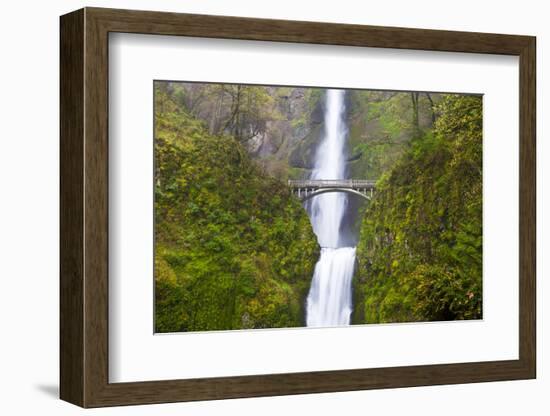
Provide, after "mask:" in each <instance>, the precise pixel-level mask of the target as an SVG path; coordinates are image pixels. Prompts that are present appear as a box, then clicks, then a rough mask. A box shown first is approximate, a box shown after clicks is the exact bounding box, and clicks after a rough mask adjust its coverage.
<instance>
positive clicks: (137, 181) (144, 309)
mask: <svg viewBox="0 0 550 416" xmlns="http://www.w3.org/2000/svg"><path fill="white" fill-rule="evenodd" d="M144 56H146V57H147V59H146V60H144V59H143V57H144ZM518 61H519V60H518V58H517V57H509V56H496V55H475V54H456V53H441V52H426V51H396V50H391V49H373V48H363V49H357V48H351V47H349V48H343V47H331V46H322V45H307V46H305V45H292V44H283V43H268V42H243V41H232V40H219V39H190V38H178V37H167V36H147V35H128V34H114V35H112V38H111V41H110V59H109V62H110V89H109V95H110V103H109V111H110V112H109V120H110V121H111V123H110V131H109V158H110V160H109V186H110V188H109V204H110V206H109V215H110V218H111V219H112V221H110V222H109V224H110V230H109V231H110V234H109V251H110V264H109V331H110V332H109V340H110V349H109V363H110V366H111V368H110V380H111V381H112V382H127V381H146V380H171V379H177V378H197V377H216V376H234V375H243V374H264V373H285V372H303V371H325V370H338V369H351V368H371V367H390V366H405V365H413V364H416V365H420V364H440V363H456V362H473V361H488V360H507V359H508V360H510V359H511V360H513V359H517V358H518V338H517V336H518V315H519V314H518V308H517V307H518V297H519V295H518V275H517V270H518V264H519V261H518V258H519V248H518V247H519V245H518V241H519V238H518V222H519V214H518V205H519V204H518V197H519V193H518V192H517V189H518V188H519V168H518V165H519V152H518V118H519V112H518V102H519V98H518V97H519V95H518V79H519V69H518V68H519V67H518ZM219 62H227V63H228V64H227V65H224V66H223V69H220V67H219V64H218V63H219ZM234 63H238V65H237V64H234ZM153 79H171V80H173V79H179V80H189V81H217V82H219V81H226V82H228V81H229V82H252V83H256V84H262V83H264V84H265V83H271V84H277V85H292V84H295V85H296V84H297V85H309V86H320V85H324V86H327V85H328V86H331V87H347V86H353V87H356V88H379V89H383V88H395V89H399V90H417V91H451V92H470V93H480V94H481V93H482V94H484V95H483V152H484V153H483V182H484V184H483V185H484V192H483V208H484V215H483V220H484V221H483V222H484V224H483V234H484V235H483V264H484V267H483V297H484V301H483V320H482V321H461V322H451V323H450V322H444V323H442V322H433V323H428V324H426V323H416V324H408V325H366V326H353V327H348V328H331V329H321V330H320V329H312V328H307V329H297V328H293V329H276V330H275V329H272V330H262V331H258V330H256V331H214V332H208V333H183V334H182V333H180V334H171V335H167V334H163V335H160V334H159V335H155V336H153V335H152V328H153V315H154V313H153V301H152V300H153V298H154V294H153V284H152V282H153V277H152V276H153V255H152V253H153V217H154V215H153V195H152V192H151V190H152V189H153V176H154V175H153V137H152V131H153V116H152V114H153V96H152V93H153V89H152V88H151V87H152V80H153ZM511 190H514V191H512V192H511ZM220 345H223V348H220V347H219V346H220ZM404 345H406V347H405V348H404ZM266 357H269V359H266Z"/></svg>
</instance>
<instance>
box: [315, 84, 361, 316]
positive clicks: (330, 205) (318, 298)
mask: <svg viewBox="0 0 550 416" xmlns="http://www.w3.org/2000/svg"><path fill="white" fill-rule="evenodd" d="M344 97H345V92H344V91H343V90H327V95H326V109H325V131H324V136H323V139H322V141H321V143H320V145H319V147H318V149H317V152H316V155H315V164H314V169H313V172H312V174H311V179H345V178H346V154H345V144H346V143H345V142H346V137H347V127H346V124H345V121H344V108H345V105H344ZM347 198H348V196H347V194H345V193H342V192H335V193H327V194H322V195H319V196H316V197H314V198H313V200H312V202H311V206H310V209H309V215H310V219H311V224H312V226H313V231H314V232H315V234H316V235H317V239H318V241H319V245H320V246H321V256H320V258H319V261H318V262H317V264H316V265H315V271H314V274H313V280H312V283H311V287H310V290H309V294H308V297H307V317H306V321H307V326H337V325H349V323H350V316H351V312H352V293H351V290H352V289H351V284H352V278H353V268H354V265H355V247H345V246H343V244H342V240H343V239H342V236H341V225H342V220H343V218H344V215H345V213H346V208H347V201H348V199H347Z"/></svg>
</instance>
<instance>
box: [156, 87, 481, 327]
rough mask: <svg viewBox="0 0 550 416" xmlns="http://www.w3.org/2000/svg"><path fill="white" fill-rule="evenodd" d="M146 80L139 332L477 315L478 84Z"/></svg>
mask: <svg viewBox="0 0 550 416" xmlns="http://www.w3.org/2000/svg"><path fill="white" fill-rule="evenodd" d="M153 84H154V85H153V88H154V239H155V248H154V279H155V299H154V302H155V305H154V311H155V312H154V313H155V316H154V323H155V324H154V325H155V328H154V330H155V333H178V332H197V331H216V330H217V331H220V330H253V329H268V328H291V327H337V326H347V325H365V324H387V323H407V322H430V321H458V320H479V319H482V317H483V316H482V300H483V290H482V236H483V232H482V190H483V187H482V171H483V169H482V149H483V139H482V136H483V134H482V133H483V123H482V118H483V105H482V103H483V96H482V95H480V94H468V93H445V92H430V91H390V90H368V89H341V88H317V87H302V86H271V85H249V84H228V83H200V82H183V81H173V80H155V81H154V83H153Z"/></svg>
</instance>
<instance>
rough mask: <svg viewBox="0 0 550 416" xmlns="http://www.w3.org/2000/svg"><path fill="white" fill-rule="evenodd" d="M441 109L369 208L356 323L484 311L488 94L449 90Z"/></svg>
mask: <svg viewBox="0 0 550 416" xmlns="http://www.w3.org/2000/svg"><path fill="white" fill-rule="evenodd" d="M436 111H437V113H438V115H439V116H438V119H437V121H436V123H435V128H434V131H433V133H431V132H429V131H428V132H425V133H424V134H421V135H419V136H418V137H416V138H414V139H412V141H411V143H410V146H409V147H408V149H407V150H406V152H405V153H404V154H403V155H402V157H401V158H400V159H399V161H398V162H397V163H396V164H395V165H394V166H393V168H392V169H391V170H390V171H389V172H388V173H387V174H386V175H383V176H382V177H381V178H380V180H379V181H378V184H377V191H376V195H375V198H374V199H373V201H372V203H371V205H370V206H369V207H368V208H367V210H366V212H365V214H364V218H363V223H362V227H361V236H360V243H359V245H358V263H359V267H358V270H357V279H356V281H355V292H356V293H355V295H356V299H355V302H356V306H355V312H354V317H353V320H354V321H355V322H367V323H377V322H407V321H408V322H410V321H432V320H455V319H478V318H481V302H482V176H481V171H482V170H481V169H482V124H481V121H482V101H481V98H480V97H477V96H459V95H445V96H443V98H442V100H441V101H440V103H439V104H438V105H437V107H436Z"/></svg>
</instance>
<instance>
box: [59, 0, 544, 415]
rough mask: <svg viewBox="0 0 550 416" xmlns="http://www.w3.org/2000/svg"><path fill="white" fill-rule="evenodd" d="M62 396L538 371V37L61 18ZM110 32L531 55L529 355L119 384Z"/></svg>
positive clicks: (480, 378) (525, 260)
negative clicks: (114, 339)
mask: <svg viewBox="0 0 550 416" xmlns="http://www.w3.org/2000/svg"><path fill="white" fill-rule="evenodd" d="M60 28H61V45H60V46H61V51H60V52H61V60H60V64H61V92H60V102H61V104H60V106H61V121H60V123H61V124H60V130H61V155H60V156H61V157H60V159H61V179H60V186H61V200H60V204H61V218H60V220H61V230H60V232H61V242H60V253H61V254H60V262H61V267H60V278H61V284H60V297H61V301H60V312H61V313H60V361H61V363H60V376H61V377H60V379H61V381H60V384H61V385H60V396H61V399H63V400H66V401H68V402H71V403H74V404H76V405H79V406H82V407H101V406H115V405H132V404H146V403H163V402H178V401H191V400H211V399H226V398H238V397H257V396H270V395H287V394H304V393H321V392H338V391H351V390H363V389H379V388H396V387H409V386H424V385H439V384H453V383H473V382H487V381H498V380H519V379H530V378H535V377H536V332H535V331H536V327H535V322H536V321H535V319H536V318H535V311H536V305H535V280H536V279H535V260H536V259H535V251H536V250H535V249H536V240H535V221H536V195H535V188H536V178H535V155H536V153H535V127H536V120H535V106H536V97H535V93H536V89H535V82H536V81H535V50H536V47H535V45H536V44H535V38H534V37H529V36H516V35H500V34H485V33H467V32H451V31H436V30H420V29H403V28H393V27H391V28H390V27H375V26H360V25H343V24H327V23H313V22H297V21H283V20H263V19H252V18H240V17H222V16H206V15H189V14H176V13H164V12H147V11H130V10H114V9H100V8H85V9H81V10H78V11H75V12H72V13H69V14H67V15H64V16H62V17H61V22H60ZM110 32H125V33H141V34H151V35H174V36H192V37H205V38H223V39H240V40H262V41H277V42H298V43H310V44H329V45H346V46H358V47H361V46H368V47H380V48H397V49H415V50H428V51H447V52H468V53H483V54H502V55H514V56H518V57H519V66H520V80H519V86H520V91H519V97H520V98H519V105H520V106H519V120H520V131H519V137H520V142H519V155H520V181H519V183H520V185H519V200H520V207H519V213H520V215H519V218H520V220H519V236H520V241H519V261H520V267H519V270H518V273H519V359H518V360H507V361H491V362H472V363H459V364H437V365H415V366H405V367H390V368H366V369H354V370H339V371H323V372H307V373H288V374H266V375H254V376H237V377H220V378H204V379H181V380H170V381H147V382H132V383H109V379H108V360H109V354H108V299H109V298H108V287H109V285H108V281H109V280H108V279H109V276H108V222H109V217H108V141H109V138H108V80H109V77H108V65H109V62H108V34H109V33H110Z"/></svg>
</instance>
